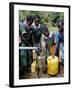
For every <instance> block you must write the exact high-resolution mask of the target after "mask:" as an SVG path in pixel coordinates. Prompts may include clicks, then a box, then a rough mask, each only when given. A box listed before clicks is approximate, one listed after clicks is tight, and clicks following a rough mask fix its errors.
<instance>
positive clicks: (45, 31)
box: [43, 25, 49, 36]
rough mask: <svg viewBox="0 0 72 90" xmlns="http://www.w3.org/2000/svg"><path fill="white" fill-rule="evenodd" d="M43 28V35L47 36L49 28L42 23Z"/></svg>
mask: <svg viewBox="0 0 72 90" xmlns="http://www.w3.org/2000/svg"><path fill="white" fill-rule="evenodd" d="M43 29H44V30H43V34H44V35H45V36H48V35H49V29H48V27H47V26H46V25H44V28H43Z"/></svg>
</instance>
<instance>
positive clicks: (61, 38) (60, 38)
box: [56, 32, 64, 59]
mask: <svg viewBox="0 0 72 90" xmlns="http://www.w3.org/2000/svg"><path fill="white" fill-rule="evenodd" d="M56 43H57V48H56V51H57V50H58V49H59V48H60V49H61V52H62V59H64V34H62V35H61V34H60V33H59V32H57V33H56ZM60 43H62V46H61V47H60Z"/></svg>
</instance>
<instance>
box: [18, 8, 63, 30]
mask: <svg viewBox="0 0 72 90" xmlns="http://www.w3.org/2000/svg"><path fill="white" fill-rule="evenodd" d="M28 15H32V16H35V15H39V16H40V23H42V24H46V25H47V26H48V27H49V28H52V27H56V22H57V20H59V19H64V13H63V12H45V11H27V10H26V11H25V10H20V11H19V20H20V21H21V20H25V18H26V17H27V16H28Z"/></svg>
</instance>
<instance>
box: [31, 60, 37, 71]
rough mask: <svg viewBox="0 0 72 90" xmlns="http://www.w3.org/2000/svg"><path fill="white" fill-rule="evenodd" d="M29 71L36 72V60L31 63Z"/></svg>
mask: <svg viewBox="0 0 72 90" xmlns="http://www.w3.org/2000/svg"><path fill="white" fill-rule="evenodd" d="M31 72H36V61H34V62H33V63H32V64H31Z"/></svg>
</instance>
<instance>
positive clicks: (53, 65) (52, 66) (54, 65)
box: [47, 56, 58, 75]
mask: <svg viewBox="0 0 72 90" xmlns="http://www.w3.org/2000/svg"><path fill="white" fill-rule="evenodd" d="M47 72H48V74H49V75H57V74H58V57H57V56H54V57H52V56H49V57H48V58H47Z"/></svg>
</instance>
